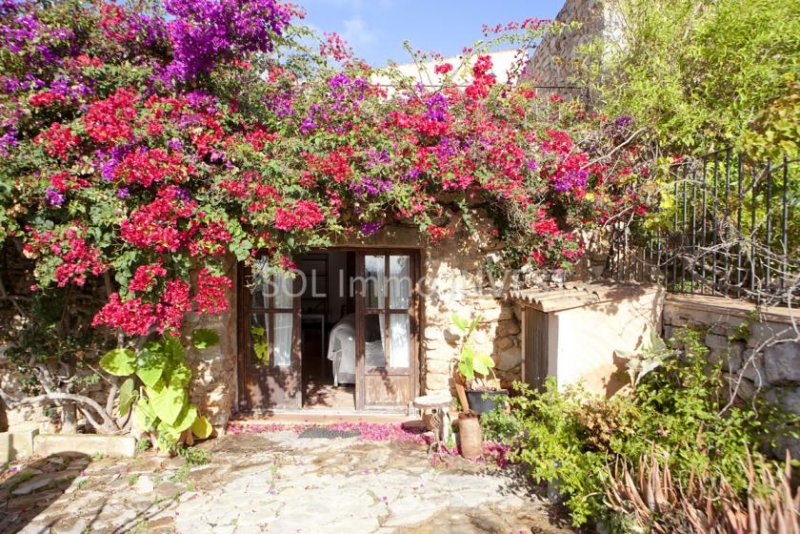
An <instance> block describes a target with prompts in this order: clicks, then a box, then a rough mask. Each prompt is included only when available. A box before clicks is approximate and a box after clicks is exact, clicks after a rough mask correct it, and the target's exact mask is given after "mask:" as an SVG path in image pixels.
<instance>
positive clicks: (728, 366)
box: [708, 341, 744, 373]
mask: <svg viewBox="0 0 800 534" xmlns="http://www.w3.org/2000/svg"><path fill="white" fill-rule="evenodd" d="M743 354H744V343H742V342H741V341H734V342H731V343H730V344H729V345H728V346H727V347H725V348H722V349H717V348H712V349H711V352H710V353H709V355H708V359H709V360H710V361H711V362H712V363H718V362H722V368H723V369H725V370H726V371H728V372H731V373H735V372H736V371H738V370H739V369H741V368H742V363H743V361H742V355H743Z"/></svg>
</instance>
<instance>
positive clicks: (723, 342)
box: [706, 334, 731, 350]
mask: <svg viewBox="0 0 800 534" xmlns="http://www.w3.org/2000/svg"><path fill="white" fill-rule="evenodd" d="M730 344H731V342H730V341H728V338H727V337H725V336H719V335H716V334H707V335H706V346H707V347H708V348H709V349H711V350H722V349H727V348H728V346H729V345H730Z"/></svg>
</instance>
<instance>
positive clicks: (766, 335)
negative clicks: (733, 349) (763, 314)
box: [747, 322, 796, 348]
mask: <svg viewBox="0 0 800 534" xmlns="http://www.w3.org/2000/svg"><path fill="white" fill-rule="evenodd" d="M750 334H751V335H750V339H748V340H747V346H748V347H751V348H752V347H758V346H759V345H761V344H763V343H765V342H770V341H779V340H783V339H792V338H794V337H795V335H796V333H795V331H794V328H792V326H791V325H789V324H785V323H770V322H764V323H753V324H751V325H750Z"/></svg>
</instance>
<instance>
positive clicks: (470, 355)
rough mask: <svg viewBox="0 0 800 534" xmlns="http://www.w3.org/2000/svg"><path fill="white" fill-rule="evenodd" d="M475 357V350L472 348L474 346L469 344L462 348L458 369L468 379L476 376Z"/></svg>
mask: <svg viewBox="0 0 800 534" xmlns="http://www.w3.org/2000/svg"><path fill="white" fill-rule="evenodd" d="M474 358H475V352H474V351H473V350H472V346H470V345H467V346H466V347H464V348H463V349H462V351H461V358H460V359H459V362H458V371H459V372H460V373H461V376H463V377H464V378H466V379H467V380H472V379H473V378H475V368H474V367H473V365H474Z"/></svg>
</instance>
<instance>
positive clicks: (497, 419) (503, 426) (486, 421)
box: [481, 407, 522, 442]
mask: <svg viewBox="0 0 800 534" xmlns="http://www.w3.org/2000/svg"><path fill="white" fill-rule="evenodd" d="M481 429H482V430H483V437H484V439H486V440H487V441H501V442H513V441H514V440H515V439H517V438H518V437H519V436H520V433H521V432H522V422H521V421H520V419H519V418H518V417H517V415H516V414H515V413H514V412H507V411H506V410H505V409H504V408H503V407H498V408H495V409H494V410H492V411H491V412H486V413H483V414H481Z"/></svg>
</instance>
